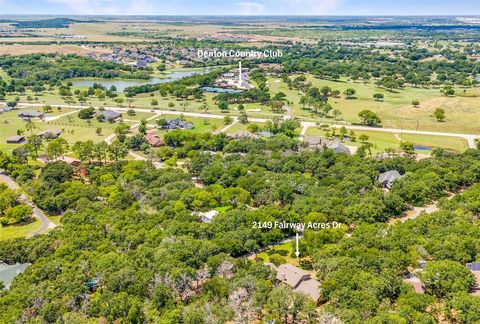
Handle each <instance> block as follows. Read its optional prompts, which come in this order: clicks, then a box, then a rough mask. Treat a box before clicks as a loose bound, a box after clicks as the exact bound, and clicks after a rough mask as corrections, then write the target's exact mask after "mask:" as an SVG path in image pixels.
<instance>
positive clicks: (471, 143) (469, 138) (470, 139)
mask: <svg viewBox="0 0 480 324" xmlns="http://www.w3.org/2000/svg"><path fill="white" fill-rule="evenodd" d="M18 105H19V106H24V107H42V106H43V104H36V103H19V104H18ZM61 106H62V107H67V108H74V109H83V108H85V106H79V105H61ZM105 109H110V110H117V111H127V110H129V109H132V108H127V107H105ZM133 109H135V110H136V111H139V112H152V110H151V109H146V108H133ZM154 112H155V113H157V115H155V116H153V117H150V118H149V120H151V119H154V118H156V117H158V116H161V115H162V114H169V115H184V116H190V117H204V118H215V119H223V118H224V117H225V114H210V113H195V112H187V111H170V110H155V111H154ZM287 117H288V116H287ZM249 120H250V121H251V122H255V123H265V122H266V121H267V120H268V119H267V118H249ZM323 124H327V125H329V126H330V127H335V128H341V127H345V128H347V129H353V130H364V131H375V132H385V133H394V134H395V133H403V134H416V135H431V136H449V137H461V138H464V139H465V140H466V141H467V143H468V146H469V147H470V148H475V147H476V145H475V139H480V135H479V134H463V133H444V132H431V131H418V130H410V129H399V128H376V127H368V126H360V125H337V124H329V123H323ZM301 126H302V128H303V129H304V130H305V132H306V130H307V128H309V127H317V126H316V124H315V122H310V121H302V122H301ZM134 127H138V125H134V126H132V128H134ZM303 129H302V131H303Z"/></svg>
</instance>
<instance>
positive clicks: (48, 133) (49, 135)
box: [38, 129, 62, 139]
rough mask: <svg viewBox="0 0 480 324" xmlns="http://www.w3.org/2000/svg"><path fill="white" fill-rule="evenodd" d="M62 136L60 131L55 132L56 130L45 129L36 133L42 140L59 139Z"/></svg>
mask: <svg viewBox="0 0 480 324" xmlns="http://www.w3.org/2000/svg"><path fill="white" fill-rule="evenodd" d="M61 134H62V132H61V131H59V130H56V129H47V130H45V131H43V132H40V133H38V136H40V137H41V138H43V139H55V138H57V137H59V136H60V135H61Z"/></svg>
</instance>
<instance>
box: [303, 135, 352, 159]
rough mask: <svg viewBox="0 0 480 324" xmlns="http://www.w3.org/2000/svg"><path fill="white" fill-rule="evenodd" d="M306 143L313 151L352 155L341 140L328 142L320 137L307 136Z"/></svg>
mask: <svg viewBox="0 0 480 324" xmlns="http://www.w3.org/2000/svg"><path fill="white" fill-rule="evenodd" d="M304 142H305V143H307V144H308V147H309V148H311V149H317V148H322V149H331V150H333V151H334V152H335V153H341V154H348V155H350V154H351V152H350V149H349V148H348V147H346V146H345V145H344V144H343V143H342V142H340V141H339V140H327V139H325V138H321V137H320V136H307V137H305V139H304Z"/></svg>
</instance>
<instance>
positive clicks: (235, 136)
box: [227, 131, 259, 139]
mask: <svg viewBox="0 0 480 324" xmlns="http://www.w3.org/2000/svg"><path fill="white" fill-rule="evenodd" d="M227 137H228V138H231V139H241V138H251V139H257V138H258V137H259V136H258V135H256V134H253V133H250V132H246V131H238V132H235V133H228V134H227Z"/></svg>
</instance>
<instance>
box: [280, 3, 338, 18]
mask: <svg viewBox="0 0 480 324" xmlns="http://www.w3.org/2000/svg"><path fill="white" fill-rule="evenodd" d="M281 2H282V3H283V4H284V6H286V7H287V8H286V9H287V10H285V14H298V15H328V14H334V13H335V9H337V8H338V7H339V6H340V5H341V3H342V2H343V0H281Z"/></svg>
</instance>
